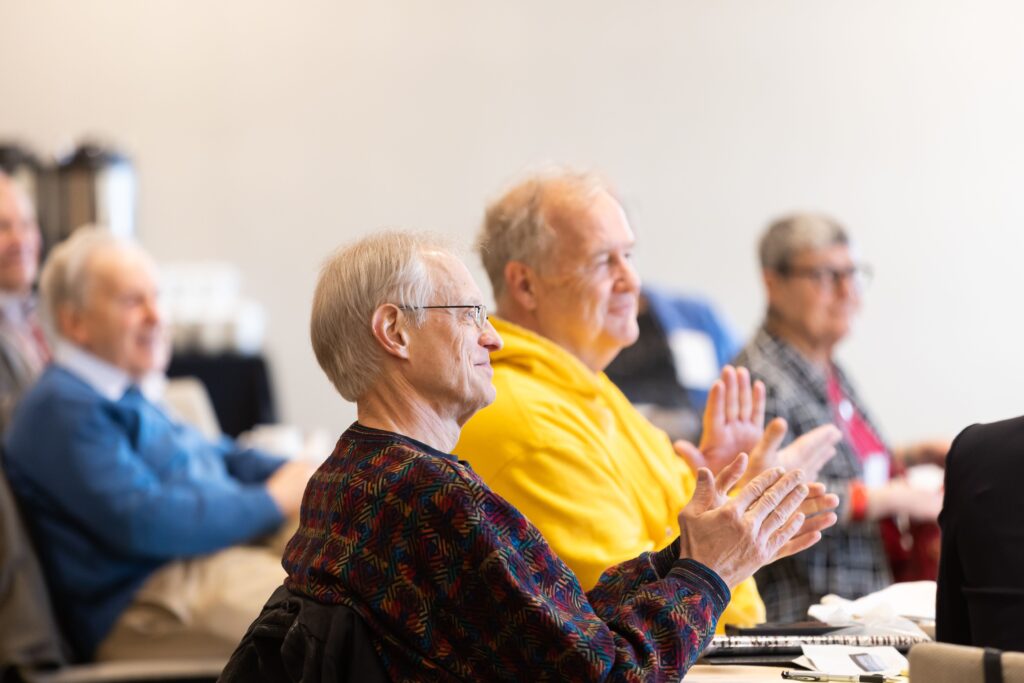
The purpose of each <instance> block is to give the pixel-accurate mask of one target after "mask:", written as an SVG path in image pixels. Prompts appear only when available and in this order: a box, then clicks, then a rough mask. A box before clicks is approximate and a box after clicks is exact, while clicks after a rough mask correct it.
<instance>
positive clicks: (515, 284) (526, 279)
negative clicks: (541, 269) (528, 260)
mask: <svg viewBox="0 0 1024 683" xmlns="http://www.w3.org/2000/svg"><path fill="white" fill-rule="evenodd" d="M505 293H506V295H507V296H510V297H512V300H513V301H515V302H516V304H517V305H518V306H519V307H520V308H522V309H523V310H526V311H533V310H534V309H536V308H537V273H536V272H535V271H534V270H533V268H531V267H530V266H528V265H526V264H525V263H523V262H522V261H509V262H508V263H506V264H505Z"/></svg>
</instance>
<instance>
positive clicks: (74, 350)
mask: <svg viewBox="0 0 1024 683" xmlns="http://www.w3.org/2000/svg"><path fill="white" fill-rule="evenodd" d="M53 362H54V363H56V364H57V365H60V366H61V367H62V368H64V369H65V370H67V371H68V372H70V373H71V374H73V375H74V376H75V377H78V378H79V379H81V380H82V381H84V382H85V383H86V384H88V385H89V386H90V387H92V388H93V389H95V390H96V393H98V394H99V395H100V396H103V397H104V398H106V399H108V400H110V401H118V400H120V399H121V397H122V396H124V392H126V391H128V387H130V386H132V385H133V384H138V386H139V390H140V391H141V392H142V395H143V396H145V397H146V400H148V401H149V402H150V403H156V404H159V403H160V400H161V399H162V398H163V394H164V388H165V387H166V386H167V378H166V377H165V376H164V374H163V373H162V372H158V371H153V372H151V373H149V374H148V375H146V376H145V377H144V378H143V379H142V381H141V382H136V381H135V380H134V379H132V376H131V375H129V374H128V373H127V372H125V371H124V370H122V369H121V368H119V367H117V366H116V365H111V364H110V363H108V362H107V361H105V360H103V359H102V358H100V357H98V356H95V355H93V354H91V353H89V352H88V351H86V350H85V349H83V348H81V347H80V346H76V345H75V344H72V343H71V342H69V341H67V340H66V339H57V343H56V348H55V349H54V353H53Z"/></svg>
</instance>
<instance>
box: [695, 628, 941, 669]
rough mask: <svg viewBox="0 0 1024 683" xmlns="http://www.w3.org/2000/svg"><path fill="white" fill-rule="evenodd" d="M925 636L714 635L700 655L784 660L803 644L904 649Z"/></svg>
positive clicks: (713, 660) (718, 660)
mask: <svg viewBox="0 0 1024 683" xmlns="http://www.w3.org/2000/svg"><path fill="white" fill-rule="evenodd" d="M929 640H930V639H929V638H928V637H927V636H914V635H889V636H866V635H817V636H811V635H770V636H769V635H764V636H714V637H713V638H712V639H711V644H710V645H709V646H708V647H707V649H705V650H704V653H703V654H702V656H701V659H702V660H705V661H706V662H707V663H708V664H771V665H778V664H787V663H789V662H792V661H793V660H794V659H796V658H797V657H799V656H800V655H801V654H802V652H803V651H802V649H801V648H802V647H803V646H804V645H851V646H855V647H879V646H890V647H894V648H896V649H897V650H899V651H900V652H903V653H905V652H907V651H908V650H909V649H910V648H911V647H912V646H914V645H916V644H918V643H924V642H928V641H929Z"/></svg>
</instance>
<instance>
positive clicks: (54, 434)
mask: <svg viewBox="0 0 1024 683" xmlns="http://www.w3.org/2000/svg"><path fill="white" fill-rule="evenodd" d="M110 405H111V404H110V402H109V401H107V400H106V399H105V398H103V397H102V396H100V395H99V394H98V393H96V392H95V391H94V390H93V389H92V388H91V387H89V386H88V385H87V384H85V383H84V382H82V381H81V380H80V379H78V378H77V377H75V376H74V375H72V374H71V373H70V372H68V371H67V370H64V369H63V368H61V367H59V366H55V365H51V366H50V367H48V368H47V369H46V370H45V371H44V372H43V374H42V376H41V377H40V378H39V381H38V382H36V383H35V384H34V385H33V386H32V388H31V389H29V391H28V392H27V393H26V394H25V396H24V398H22V400H21V402H20V403H19V404H18V407H17V408H16V409H15V411H14V416H13V417H12V419H11V424H10V427H9V428H8V432H7V436H6V446H7V448H8V449H9V450H11V451H12V456H16V455H17V452H18V451H19V450H25V449H27V450H30V451H31V452H32V453H33V454H39V453H43V452H45V451H47V449H50V448H53V447H55V446H57V445H59V444H61V443H66V442H68V441H69V440H75V441H76V442H81V441H82V439H81V438H80V437H82V436H89V437H90V439H88V440H91V437H95V436H97V435H98V434H97V433H98V432H106V431H109V429H110V426H111V424H112V420H111V416H110V415H109V414H108V413H109V410H108V408H109V406H110ZM99 435H100V436H102V434H99Z"/></svg>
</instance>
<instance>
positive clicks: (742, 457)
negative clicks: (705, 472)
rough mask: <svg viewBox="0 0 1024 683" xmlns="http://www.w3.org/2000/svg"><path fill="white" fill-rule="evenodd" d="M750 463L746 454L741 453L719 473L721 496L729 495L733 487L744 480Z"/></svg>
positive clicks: (719, 491)
mask: <svg viewBox="0 0 1024 683" xmlns="http://www.w3.org/2000/svg"><path fill="white" fill-rule="evenodd" d="M749 461H750V459H749V458H748V457H747V454H746V453H740V454H739V455H737V456H736V458H735V459H734V460H733V461H732V462H731V463H729V464H728V465H726V466H725V467H723V468H722V471H721V472H719V473H718V494H719V495H720V496H727V495H729V491H731V490H732V487H733V486H735V485H736V484H737V483H738V482H739V480H740V479H742V478H743V474H744V472H746V471H747V463H748V462H749Z"/></svg>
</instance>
